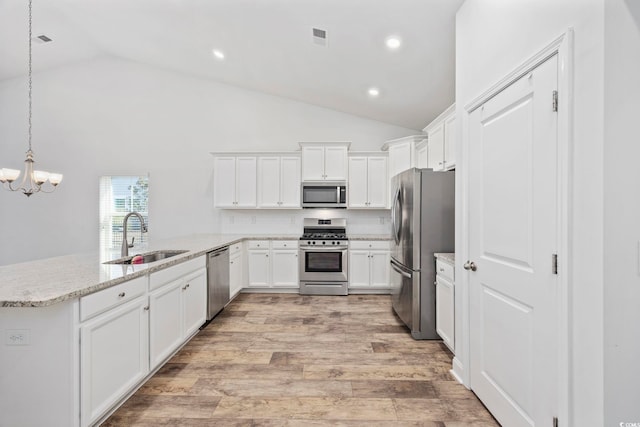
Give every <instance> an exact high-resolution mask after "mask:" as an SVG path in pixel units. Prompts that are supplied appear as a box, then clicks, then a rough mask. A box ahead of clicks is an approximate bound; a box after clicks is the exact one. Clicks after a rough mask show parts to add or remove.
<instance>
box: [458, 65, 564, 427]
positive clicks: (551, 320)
mask: <svg viewBox="0 0 640 427" xmlns="http://www.w3.org/2000/svg"><path fill="white" fill-rule="evenodd" d="M557 68H558V65H557V57H555V56H554V57H553V58H551V59H549V60H547V61H546V62H544V63H543V64H541V65H540V66H538V67H537V68H536V69H535V70H534V71H533V72H532V73H531V74H529V75H527V76H525V77H523V78H521V79H520V80H518V81H517V82H515V83H514V84H512V85H511V86H509V87H508V88H506V89H505V90H504V91H502V92H500V93H499V94H498V95H496V96H495V97H494V98H492V99H491V100H489V101H487V102H486V103H485V104H484V105H483V106H481V107H480V108H478V109H476V110H475V111H474V112H473V113H472V114H471V115H470V121H469V186H468V191H469V193H468V194H469V256H470V261H472V262H473V263H474V265H470V263H469V262H468V263H467V264H466V266H465V268H466V269H467V270H469V273H468V274H469V276H468V278H469V289H470V325H471V330H470V345H471V346H470V381H471V388H472V389H473V391H474V392H475V393H476V394H477V395H478V397H479V398H480V399H481V400H482V401H483V402H484V404H485V405H486V406H487V408H489V410H490V411H491V412H492V414H493V415H494V416H495V417H496V419H497V420H498V421H499V422H500V423H501V424H502V425H504V426H509V427H520V426H550V425H552V419H553V417H554V416H555V415H557V413H556V412H557V411H556V409H557V396H558V394H557V364H558V342H557V340H558V334H557V329H558V311H557V307H558V288H557V277H558V276H557V275H554V274H553V272H552V254H554V253H556V247H557V226H558V221H557V217H558V213H557V209H558V208H557V203H556V202H557V200H556V199H557V113H555V112H553V109H552V95H553V91H555V90H557V74H558V71H557Z"/></svg>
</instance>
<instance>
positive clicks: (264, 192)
mask: <svg viewBox="0 0 640 427" xmlns="http://www.w3.org/2000/svg"><path fill="white" fill-rule="evenodd" d="M258 192H259V198H258V200H259V202H258V203H259V204H258V206H260V207H261V208H277V207H280V157H260V158H259V159H258Z"/></svg>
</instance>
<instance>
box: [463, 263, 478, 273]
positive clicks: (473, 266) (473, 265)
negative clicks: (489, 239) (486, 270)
mask: <svg viewBox="0 0 640 427" xmlns="http://www.w3.org/2000/svg"><path fill="white" fill-rule="evenodd" d="M463 267H464V269H465V270H471V271H476V270H477V269H478V266H476V263H475V262H473V261H467V262H465V263H464V265H463Z"/></svg>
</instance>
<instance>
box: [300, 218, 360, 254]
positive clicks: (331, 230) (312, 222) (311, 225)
mask: <svg viewBox="0 0 640 427" xmlns="http://www.w3.org/2000/svg"><path fill="white" fill-rule="evenodd" d="M303 225H304V233H303V234H302V236H301V237H300V246H301V247H323V246H324V247H332V248H346V247H348V245H349V239H348V238H347V227H346V226H347V220H346V219H344V218H337V219H318V218H305V219H304V224H303Z"/></svg>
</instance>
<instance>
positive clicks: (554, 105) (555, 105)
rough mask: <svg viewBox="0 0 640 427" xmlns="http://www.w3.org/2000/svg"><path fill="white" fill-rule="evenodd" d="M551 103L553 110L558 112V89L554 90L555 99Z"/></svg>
mask: <svg viewBox="0 0 640 427" xmlns="http://www.w3.org/2000/svg"><path fill="white" fill-rule="evenodd" d="M551 105H552V107H553V111H554V112H557V111H558V91H557V90H554V91H553V101H552V104H551Z"/></svg>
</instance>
